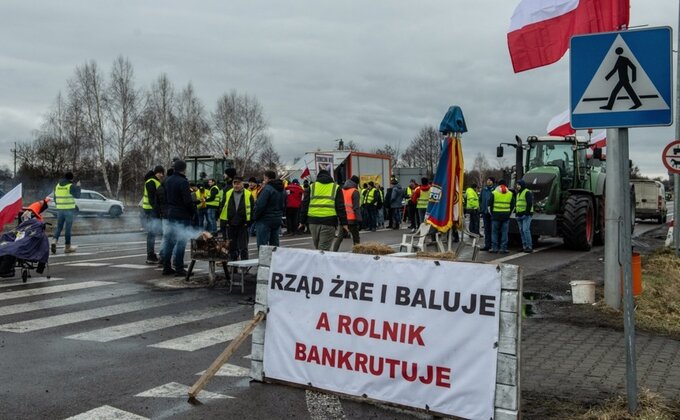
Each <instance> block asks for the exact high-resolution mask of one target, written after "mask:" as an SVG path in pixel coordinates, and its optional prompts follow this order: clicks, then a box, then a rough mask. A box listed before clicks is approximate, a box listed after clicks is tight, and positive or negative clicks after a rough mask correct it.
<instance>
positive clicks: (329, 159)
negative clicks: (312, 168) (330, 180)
mask: <svg viewBox="0 0 680 420" xmlns="http://www.w3.org/2000/svg"><path fill="white" fill-rule="evenodd" d="M314 160H315V162H316V174H317V176H318V175H319V171H328V172H329V173H330V174H331V176H333V171H334V170H335V165H334V162H333V155H331V154H321V153H316V154H315V155H314Z"/></svg>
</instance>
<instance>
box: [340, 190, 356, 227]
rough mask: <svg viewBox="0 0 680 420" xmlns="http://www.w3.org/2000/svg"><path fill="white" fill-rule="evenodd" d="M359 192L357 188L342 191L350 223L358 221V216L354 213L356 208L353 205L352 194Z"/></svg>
mask: <svg viewBox="0 0 680 420" xmlns="http://www.w3.org/2000/svg"><path fill="white" fill-rule="evenodd" d="M354 191H357V189H356V188H348V189H344V188H343V189H342V197H343V199H344V200H345V211H346V212H347V220H348V221H350V222H355V221H356V220H357V215H356V214H355V213H354V206H353V204H352V194H354Z"/></svg>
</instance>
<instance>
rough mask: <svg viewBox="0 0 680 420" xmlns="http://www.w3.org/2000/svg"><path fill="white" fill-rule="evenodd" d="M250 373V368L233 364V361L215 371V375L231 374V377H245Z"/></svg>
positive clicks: (201, 373) (200, 373) (199, 373)
mask: <svg viewBox="0 0 680 420" xmlns="http://www.w3.org/2000/svg"><path fill="white" fill-rule="evenodd" d="M204 373H205V371H202V372H198V373H197V374H196V375H203V374H204ZM249 375H250V369H248V368H244V367H242V366H236V365H232V364H231V363H225V364H224V365H222V367H221V368H220V370H218V371H217V372H216V373H215V376H229V377H239V378H241V377H244V376H249Z"/></svg>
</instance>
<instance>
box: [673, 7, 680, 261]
mask: <svg viewBox="0 0 680 420" xmlns="http://www.w3.org/2000/svg"><path fill="white" fill-rule="evenodd" d="M675 31H676V32H677V35H678V44H677V45H676V46H675V49H676V52H675V58H676V64H675V71H676V75H675V140H680V2H679V3H678V26H677V27H676V29H675ZM678 219H680V174H677V173H676V174H673V249H675V256H676V257H677V256H678V255H680V250H679V248H680V226H675V224H676V223H677V220H678Z"/></svg>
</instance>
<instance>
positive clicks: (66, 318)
mask: <svg viewBox="0 0 680 420" xmlns="http://www.w3.org/2000/svg"><path fill="white" fill-rule="evenodd" d="M191 299H192V298H191V296H174V297H161V298H153V299H145V300H140V301H136V302H131V303H120V304H117V305H110V306H103V307H101V308H95V309H87V310H84V311H77V312H70V313H66V314H62V315H54V316H48V317H45V318H36V319H29V320H25V321H19V322H11V323H8V324H2V325H0V331H7V332H14V333H26V332H31V331H37V330H43V329H46V328H53V327H59V326H62V325H68V324H75V323H77V322H83V321H89V320H92V319H97V318H103V317H107V316H113V315H120V314H124V313H128V312H135V311H139V310H142V309H149V308H155V307H158V306H165V305H171V304H174V303H178V302H182V301H187V300H191Z"/></svg>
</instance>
